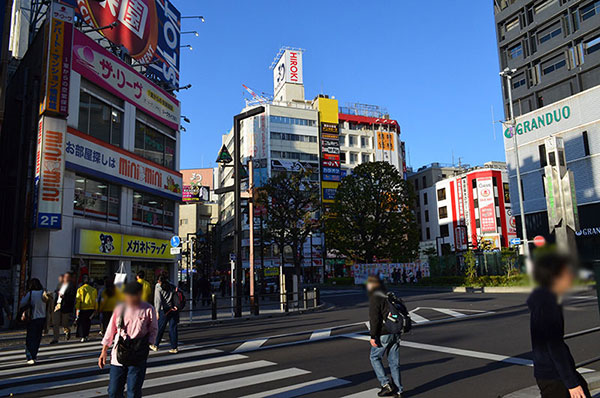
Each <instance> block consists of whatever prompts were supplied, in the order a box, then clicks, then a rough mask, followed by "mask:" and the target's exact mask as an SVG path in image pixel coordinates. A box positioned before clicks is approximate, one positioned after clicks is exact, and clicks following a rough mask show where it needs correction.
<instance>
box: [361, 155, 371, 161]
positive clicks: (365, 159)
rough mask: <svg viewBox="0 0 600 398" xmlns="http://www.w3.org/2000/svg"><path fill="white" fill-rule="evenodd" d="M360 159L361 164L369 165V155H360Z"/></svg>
mask: <svg viewBox="0 0 600 398" xmlns="http://www.w3.org/2000/svg"><path fill="white" fill-rule="evenodd" d="M361 157H362V163H369V162H370V161H371V155H369V154H366V153H363V154H362V155H361Z"/></svg>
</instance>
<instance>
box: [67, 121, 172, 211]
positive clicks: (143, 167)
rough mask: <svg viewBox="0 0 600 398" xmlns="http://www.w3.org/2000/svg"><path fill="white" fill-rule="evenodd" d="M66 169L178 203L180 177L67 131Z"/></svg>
mask: <svg viewBox="0 0 600 398" xmlns="http://www.w3.org/2000/svg"><path fill="white" fill-rule="evenodd" d="M65 152H66V161H67V167H68V168H69V169H72V170H75V171H81V172H85V173H87V174H90V175H92V176H99V177H101V178H103V179H106V180H108V181H114V182H116V183H118V184H123V185H127V186H130V187H132V188H137V189H140V190H142V191H146V192H151V193H155V194H157V195H160V196H166V197H168V198H169V199H173V200H176V201H181V200H182V186H183V178H182V176H181V173H178V172H176V171H173V170H169V169H167V168H165V167H162V166H159V165H156V164H153V163H151V162H149V161H147V160H145V159H142V158H140V157H139V156H136V155H134V154H132V153H129V152H127V151H125V150H123V149H120V148H116V147H113V146H112V145H109V144H106V143H105V142H102V141H100V140H97V139H95V138H93V137H90V136H88V135H86V134H83V133H81V132H79V131H77V130H73V129H69V132H68V133H67V142H66V149H65Z"/></svg>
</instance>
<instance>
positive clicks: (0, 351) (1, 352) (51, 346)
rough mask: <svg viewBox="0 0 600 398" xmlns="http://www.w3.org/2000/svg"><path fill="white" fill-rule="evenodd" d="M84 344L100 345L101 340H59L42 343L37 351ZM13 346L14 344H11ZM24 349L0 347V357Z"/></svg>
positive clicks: (21, 351)
mask: <svg viewBox="0 0 600 398" xmlns="http://www.w3.org/2000/svg"><path fill="white" fill-rule="evenodd" d="M23 340H25V336H23ZM85 346H99V347H102V341H101V340H90V341H86V342H85V343H81V342H79V341H74V340H72V341H71V342H70V343H67V342H61V343H57V344H43V345H41V346H40V351H39V353H40V354H42V353H45V352H49V351H56V350H64V349H71V348H80V347H85ZM13 347H14V345H13ZM24 351H25V350H24V349H23V348H19V349H17V350H15V349H10V350H9V349H6V348H5V349H0V357H1V356H2V355H9V354H19V353H23V352H24Z"/></svg>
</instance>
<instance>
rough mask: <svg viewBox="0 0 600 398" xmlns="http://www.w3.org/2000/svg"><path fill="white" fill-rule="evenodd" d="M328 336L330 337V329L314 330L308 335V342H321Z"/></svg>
mask: <svg viewBox="0 0 600 398" xmlns="http://www.w3.org/2000/svg"><path fill="white" fill-rule="evenodd" d="M330 336H331V329H321V330H315V331H314V332H312V334H311V335H310V338H309V340H311V341H315V340H323V339H326V338H328V337H330Z"/></svg>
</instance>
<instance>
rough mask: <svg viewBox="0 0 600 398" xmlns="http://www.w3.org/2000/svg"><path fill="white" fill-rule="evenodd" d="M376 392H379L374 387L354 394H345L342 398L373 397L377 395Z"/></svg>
mask: <svg viewBox="0 0 600 398" xmlns="http://www.w3.org/2000/svg"><path fill="white" fill-rule="evenodd" d="M378 392H379V388H374V389H372V390H367V391H362V392H358V393H356V394H350V395H346V396H344V397H342V398H373V397H376V396H377V393H378Z"/></svg>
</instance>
